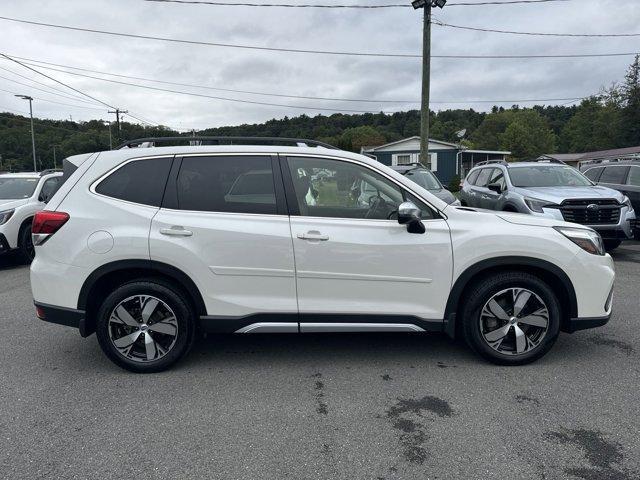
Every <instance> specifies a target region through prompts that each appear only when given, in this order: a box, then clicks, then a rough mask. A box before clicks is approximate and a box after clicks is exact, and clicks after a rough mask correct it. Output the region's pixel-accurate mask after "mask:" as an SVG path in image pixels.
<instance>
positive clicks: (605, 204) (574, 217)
mask: <svg viewBox="0 0 640 480" xmlns="http://www.w3.org/2000/svg"><path fill="white" fill-rule="evenodd" d="M621 208H622V206H621V205H620V204H619V203H618V202H617V201H616V200H613V199H611V200H566V201H565V202H562V205H561V206H560V211H561V212H562V217H563V218H564V219H565V221H567V222H573V223H580V224H583V225H616V224H617V223H618V222H619V221H620V209H621Z"/></svg>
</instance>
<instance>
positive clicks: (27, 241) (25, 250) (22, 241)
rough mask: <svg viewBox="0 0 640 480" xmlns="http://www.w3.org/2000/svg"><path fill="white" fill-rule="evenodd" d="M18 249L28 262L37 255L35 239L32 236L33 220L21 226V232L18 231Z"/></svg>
mask: <svg viewBox="0 0 640 480" xmlns="http://www.w3.org/2000/svg"><path fill="white" fill-rule="evenodd" d="M18 250H19V251H20V256H21V257H22V259H23V260H24V262H25V263H27V264H29V263H31V262H32V261H33V259H34V258H35V256H36V250H35V247H34V246H33V239H32V238H31V222H29V223H26V224H24V225H23V226H22V227H20V232H19V233H18Z"/></svg>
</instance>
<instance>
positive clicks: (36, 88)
mask: <svg viewBox="0 0 640 480" xmlns="http://www.w3.org/2000/svg"><path fill="white" fill-rule="evenodd" d="M0 78H1V79H3V80H6V81H8V82H13V83H16V84H18V85H22V86H24V87H27V88H30V89H33V90H38V91H39V92H44V93H46V94H48V95H56V96H58V97H62V98H67V99H69V100H77V99H76V98H74V97H69V96H67V95H62V94H60V93H53V92H49V91H48V90H45V89H43V88H38V87H34V86H33V85H29V84H26V83H24V82H20V81H18V80H13V79H12V78H8V77H5V76H3V75H0ZM40 100H42V99H40ZM78 101H79V100H78ZM71 106H74V107H79V108H88V109H92V110H104V108H98V107H87V106H80V105H71Z"/></svg>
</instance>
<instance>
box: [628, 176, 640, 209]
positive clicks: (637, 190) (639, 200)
mask: <svg viewBox="0 0 640 480" xmlns="http://www.w3.org/2000/svg"><path fill="white" fill-rule="evenodd" d="M625 193H626V195H627V196H628V197H629V199H630V200H631V204H632V205H633V209H634V210H635V211H636V215H640V166H637V165H632V166H631V168H630V169H629V178H628V179H627V185H626V187H625Z"/></svg>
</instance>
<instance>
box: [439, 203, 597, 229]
mask: <svg viewBox="0 0 640 480" xmlns="http://www.w3.org/2000/svg"><path fill="white" fill-rule="evenodd" d="M450 208H451V209H453V210H455V211H459V212H475V213H480V214H484V215H489V216H492V217H497V218H499V219H500V220H502V221H504V222H508V223H513V224H515V225H528V226H531V227H576V228H579V226H578V225H575V224H573V223H568V222H565V221H563V220H556V219H554V218H549V217H542V216H537V215H529V214H527V213H516V212H496V211H495V210H486V209H483V208H475V207H474V208H472V207H450ZM447 212H450V210H449V209H447ZM584 228H588V227H584Z"/></svg>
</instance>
